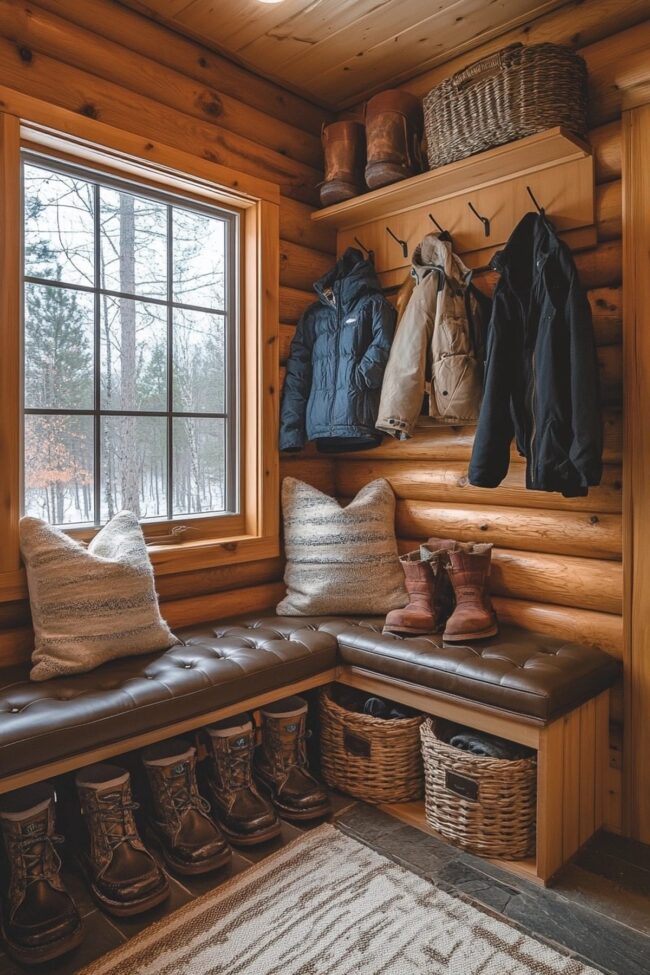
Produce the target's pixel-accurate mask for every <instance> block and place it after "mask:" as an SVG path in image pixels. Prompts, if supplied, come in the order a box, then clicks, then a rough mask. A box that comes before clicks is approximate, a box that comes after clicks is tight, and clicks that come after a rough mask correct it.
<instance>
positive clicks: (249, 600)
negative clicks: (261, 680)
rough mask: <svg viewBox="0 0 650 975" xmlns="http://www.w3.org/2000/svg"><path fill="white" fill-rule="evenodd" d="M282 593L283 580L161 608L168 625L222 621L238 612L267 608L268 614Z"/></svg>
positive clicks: (192, 599) (261, 610)
mask: <svg viewBox="0 0 650 975" xmlns="http://www.w3.org/2000/svg"><path fill="white" fill-rule="evenodd" d="M285 592H286V587H285V585H284V583H283V582H270V583H268V584H266V585H264V586H252V587H250V588H245V589H233V590H232V591H230V592H219V593H210V594H209V595H207V596H196V597H194V598H189V599H176V600H173V601H172V602H169V603H165V604H164V606H163V607H162V611H163V615H164V617H165V619H166V620H167V622H168V623H169V625H170V626H171V627H172V628H173V627H181V626H193V625H194V623H204V622H208V621H210V620H225V619H228V618H229V617H231V616H238V615H239V614H240V613H258V612H263V611H268V612H269V614H273V613H274V612H275V607H276V605H277V603H278V602H279V601H280V600H281V599H282V597H283V596H284V594H285Z"/></svg>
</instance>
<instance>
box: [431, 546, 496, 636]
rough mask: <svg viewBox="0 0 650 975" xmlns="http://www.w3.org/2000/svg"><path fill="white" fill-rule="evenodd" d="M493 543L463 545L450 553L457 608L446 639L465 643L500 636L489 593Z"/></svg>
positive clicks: (447, 629) (450, 574) (450, 568)
mask: <svg viewBox="0 0 650 975" xmlns="http://www.w3.org/2000/svg"><path fill="white" fill-rule="evenodd" d="M491 557H492V545H489V544H472V543H469V544H467V545H463V546H461V551H457V552H450V553H449V562H448V565H447V574H448V575H449V578H450V580H451V584H452V586H453V587H454V594H455V597H456V609H455V610H454V612H453V613H452V614H451V616H450V617H449V619H448V620H447V625H446V627H445V632H444V633H443V640H446V641H448V642H449V643H463V642H464V641H466V640H479V639H484V638H486V637H489V636H496V634H497V633H498V632H499V627H498V625H497V617H496V613H495V612H494V608H493V606H492V601H491V599H490V594H489V579H490V561H491Z"/></svg>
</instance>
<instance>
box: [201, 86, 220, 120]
mask: <svg viewBox="0 0 650 975" xmlns="http://www.w3.org/2000/svg"><path fill="white" fill-rule="evenodd" d="M197 103H198V106H199V108H200V109H201V111H202V112H205V114H206V115H209V116H210V117H211V118H217V117H218V116H219V115H223V103H222V101H221V99H220V98H219V97H218V96H217V95H213V94H212V93H211V92H206V93H205V94H204V95H200V96H199V98H197Z"/></svg>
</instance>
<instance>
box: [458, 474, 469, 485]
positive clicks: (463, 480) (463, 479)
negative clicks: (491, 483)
mask: <svg viewBox="0 0 650 975" xmlns="http://www.w3.org/2000/svg"><path fill="white" fill-rule="evenodd" d="M467 483H468V482H467V474H461V476H460V477H459V478H458V487H467Z"/></svg>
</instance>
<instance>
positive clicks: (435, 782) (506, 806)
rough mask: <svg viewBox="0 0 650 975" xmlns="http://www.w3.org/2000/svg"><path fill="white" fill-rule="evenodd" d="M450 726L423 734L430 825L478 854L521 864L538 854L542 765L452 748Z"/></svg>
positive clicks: (428, 727) (426, 726) (431, 726)
mask: <svg viewBox="0 0 650 975" xmlns="http://www.w3.org/2000/svg"><path fill="white" fill-rule="evenodd" d="M444 729H445V723H444V722H438V723H437V722H435V721H432V720H431V719H430V718H428V719H427V720H426V721H425V722H424V723H423V724H422V726H421V728H420V734H421V737H422V757H423V759H424V781H425V812H426V818H427V822H428V823H429V825H430V826H432V827H433V828H434V829H435V830H436V832H438V833H440V834H441V836H445V837H447V838H448V839H450V840H453V841H454V842H455V843H457V844H458V845H459V846H462V847H464V848H465V849H466V850H471V851H472V852H473V853H478V854H480V855H481V856H488V857H503V858H505V859H509V860H520V859H524V858H525V857H528V856H532V855H533V854H534V852H535V808H536V792H537V790H536V783H537V762H536V758H535V756H534V755H531V756H530V757H526V758H517V759H514V760H512V759H503V758H485V757H483V756H478V755H473V754H471V753H470V752H466V751H463V750H462V749H460V748H455V747H454V746H453V745H449V744H448V743H447V742H446V741H445V740H444V738H445V737H447V735H445V734H443V732H444Z"/></svg>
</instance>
